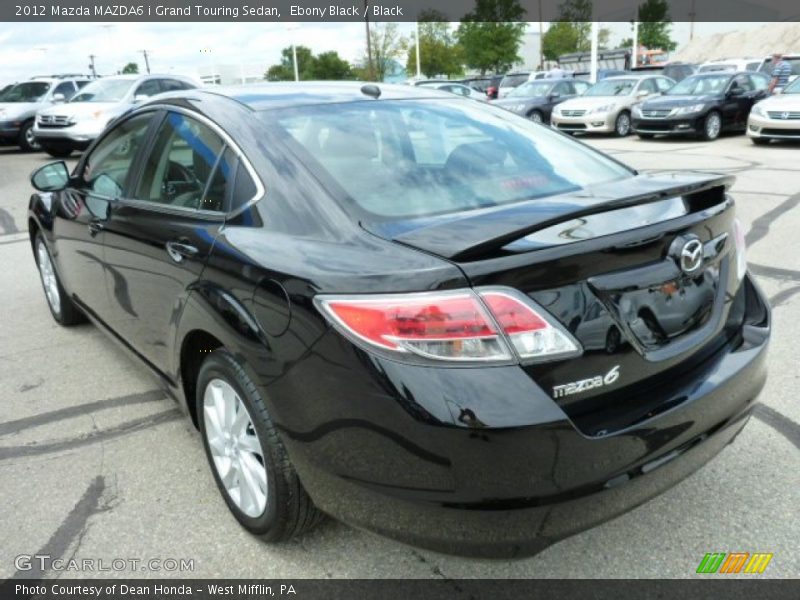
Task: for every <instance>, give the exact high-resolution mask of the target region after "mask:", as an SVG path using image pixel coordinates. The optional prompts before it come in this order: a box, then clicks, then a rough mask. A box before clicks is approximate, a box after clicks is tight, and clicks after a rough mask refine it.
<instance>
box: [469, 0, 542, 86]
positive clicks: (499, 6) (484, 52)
mask: <svg viewBox="0 0 800 600" xmlns="http://www.w3.org/2000/svg"><path fill="white" fill-rule="evenodd" d="M524 15H525V11H524V10H523V9H522V7H521V6H520V4H519V1H518V0H475V9H474V10H473V12H471V13H468V14H467V15H465V16H464V18H463V19H461V24H460V25H459V27H458V30H457V31H456V37H457V39H458V41H459V43H460V45H461V48H462V50H463V57H464V62H465V63H466V64H467V65H468V66H469V67H472V68H473V69H479V70H480V72H481V74H483V73H486V71H494V72H500V71H506V70H508V69H510V68H511V66H512V65H513V64H514V63H517V62H520V60H521V59H520V56H519V54H518V52H519V47H520V45H521V44H522V36H523V35H524V34H525V28H526V27H527V25H526V24H525V23H523V22H521V20H522V18H523V17H524Z"/></svg>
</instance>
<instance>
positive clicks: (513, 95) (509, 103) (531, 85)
mask: <svg viewBox="0 0 800 600" xmlns="http://www.w3.org/2000/svg"><path fill="white" fill-rule="evenodd" d="M589 87H591V86H590V85H589V84H588V83H587V82H585V81H580V80H573V79H550V80H547V79H540V80H538V81H529V82H528V83H523V84H522V85H520V86H518V87H515V88H514V89H513V90H511V91H510V92H509V93H508V95H507V96H506V97H505V98H503V99H502V100H495V101H493V102H492V104H493V105H495V106H500V107H502V108H505V109H506V110H510V111H511V112H514V113H517V114H518V115H522V116H524V117H527V118H529V119H530V120H531V121H535V122H537V123H549V122H550V115H551V114H552V112H553V107H554V106H555V105H556V104H559V103H561V102H563V101H564V100H568V99H570V98H574V97H575V96H579V95H580V94H582V93H583V92H585V91H586V90H588V89H589Z"/></svg>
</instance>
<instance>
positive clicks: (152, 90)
mask: <svg viewBox="0 0 800 600" xmlns="http://www.w3.org/2000/svg"><path fill="white" fill-rule="evenodd" d="M160 91H161V89H160V87H159V85H158V80H157V79H148V80H147V81H143V82H142V83H140V84H139V87H137V88H136V93H135V94H134V95H133V96H134V98H135V97H136V96H155V95H156V94H158V93H159V92H160Z"/></svg>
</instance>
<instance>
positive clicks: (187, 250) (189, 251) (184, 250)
mask: <svg viewBox="0 0 800 600" xmlns="http://www.w3.org/2000/svg"><path fill="white" fill-rule="evenodd" d="M166 247H167V254H169V257H170V258H171V259H172V260H174V261H175V262H176V263H179V262H181V261H183V259H184V258H191V257H193V256H196V255H197V254H198V252H199V250H198V249H197V248H195V247H194V246H191V245H189V244H185V243H183V242H177V241H169V242H167V244H166Z"/></svg>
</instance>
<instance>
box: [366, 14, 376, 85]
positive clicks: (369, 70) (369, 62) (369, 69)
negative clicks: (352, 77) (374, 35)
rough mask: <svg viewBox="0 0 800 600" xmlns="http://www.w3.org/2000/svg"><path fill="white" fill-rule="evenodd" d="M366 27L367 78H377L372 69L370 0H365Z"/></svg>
mask: <svg viewBox="0 0 800 600" xmlns="http://www.w3.org/2000/svg"><path fill="white" fill-rule="evenodd" d="M364 27H366V29H367V79H368V80H369V81H372V80H373V79H375V76H374V75H373V70H372V40H371V39H370V35H369V0H364Z"/></svg>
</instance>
